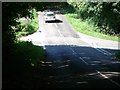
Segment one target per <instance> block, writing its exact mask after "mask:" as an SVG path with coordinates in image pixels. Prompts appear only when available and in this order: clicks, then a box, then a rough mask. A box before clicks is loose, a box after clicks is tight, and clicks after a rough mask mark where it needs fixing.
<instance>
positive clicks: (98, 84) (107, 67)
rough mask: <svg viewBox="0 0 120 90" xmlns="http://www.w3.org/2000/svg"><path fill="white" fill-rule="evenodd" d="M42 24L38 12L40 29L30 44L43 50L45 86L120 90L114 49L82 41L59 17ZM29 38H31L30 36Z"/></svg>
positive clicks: (61, 17)
mask: <svg viewBox="0 0 120 90" xmlns="http://www.w3.org/2000/svg"><path fill="white" fill-rule="evenodd" d="M56 17H57V20H56V21H52V22H48V23H45V20H44V15H43V13H42V12H40V13H39V17H38V18H39V24H40V28H39V31H38V32H37V33H35V34H34V35H33V37H34V36H35V37H36V38H32V39H31V40H32V42H33V43H34V44H36V45H39V46H43V48H44V49H45V50H46V61H45V62H43V67H47V68H46V71H47V72H46V73H47V74H45V75H46V77H45V78H46V84H45V86H43V87H53V88H55V87H56V88H120V62H117V61H115V60H114V58H115V56H114V53H115V52H116V51H118V50H117V49H109V48H106V49H105V48H95V47H92V46H90V44H88V43H87V42H85V41H84V40H82V36H80V35H79V34H78V32H76V31H75V30H74V29H73V27H72V26H71V25H70V24H69V23H68V21H67V20H66V18H65V16H64V15H62V14H57V15H56ZM31 37H32V36H31Z"/></svg>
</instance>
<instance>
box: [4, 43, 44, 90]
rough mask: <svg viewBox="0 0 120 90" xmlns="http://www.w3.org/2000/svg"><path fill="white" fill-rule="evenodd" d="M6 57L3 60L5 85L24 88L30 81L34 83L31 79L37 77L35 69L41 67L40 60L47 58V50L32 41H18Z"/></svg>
mask: <svg viewBox="0 0 120 90" xmlns="http://www.w3.org/2000/svg"><path fill="white" fill-rule="evenodd" d="M6 57H7V59H6V60H3V76H4V80H3V87H4V88H11V87H14V88H16V87H17V88H22V87H23V88H24V87H27V84H28V83H31V84H33V81H30V80H31V79H33V78H34V79H35V77H34V75H36V73H35V71H36V70H40V69H41V67H40V66H41V63H40V62H41V61H44V59H45V51H44V50H43V48H41V47H39V46H35V45H33V44H32V43H31V42H25V41H17V42H16V43H15V45H14V49H12V50H11V52H9V54H8V55H6ZM4 59H5V58H4ZM14 82H15V83H14ZM26 83H27V84H26ZM23 85H24V86H23ZM30 86H31V85H28V88H29V87H30Z"/></svg>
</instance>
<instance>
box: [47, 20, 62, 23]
mask: <svg viewBox="0 0 120 90" xmlns="http://www.w3.org/2000/svg"><path fill="white" fill-rule="evenodd" d="M62 22H63V21H61V20H59V19H56V20H55V21H47V23H62Z"/></svg>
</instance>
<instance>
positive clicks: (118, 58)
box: [115, 52, 120, 61]
mask: <svg viewBox="0 0 120 90" xmlns="http://www.w3.org/2000/svg"><path fill="white" fill-rule="evenodd" d="M115 56H116V59H117V60H119V61H120V52H116V53H115Z"/></svg>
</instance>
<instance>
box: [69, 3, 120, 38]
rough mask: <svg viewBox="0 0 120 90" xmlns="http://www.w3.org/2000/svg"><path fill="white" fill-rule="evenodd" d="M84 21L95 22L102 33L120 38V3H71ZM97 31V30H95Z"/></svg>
mask: <svg viewBox="0 0 120 90" xmlns="http://www.w3.org/2000/svg"><path fill="white" fill-rule="evenodd" d="M69 4H70V5H72V6H73V7H74V8H75V9H76V12H77V15H78V17H79V18H81V19H82V20H88V19H89V21H93V22H94V25H95V26H97V27H98V28H99V31H97V32H100V33H104V34H108V35H113V36H119V35H120V32H119V28H120V2H71V3H69ZM95 31H96V30H95Z"/></svg>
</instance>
